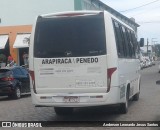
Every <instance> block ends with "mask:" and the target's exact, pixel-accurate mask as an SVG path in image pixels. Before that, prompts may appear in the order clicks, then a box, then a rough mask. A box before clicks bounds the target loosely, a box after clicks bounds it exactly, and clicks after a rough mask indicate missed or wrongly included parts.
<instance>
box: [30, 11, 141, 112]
mask: <svg viewBox="0 0 160 130" xmlns="http://www.w3.org/2000/svg"><path fill="white" fill-rule="evenodd" d="M137 50H138V43H137V38H136V33H135V31H134V30H133V29H132V28H131V27H130V26H128V25H127V24H125V23H124V22H122V21H121V20H120V19H118V18H117V17H115V16H113V15H112V14H110V13H109V12H107V11H73V12H60V13H53V14H45V15H40V16H38V17H37V19H36V21H35V24H34V25H33V30H32V34H31V39H30V47H29V71H30V86H31V97H32V102H33V104H34V105H35V106H36V107H41V106H53V107H54V109H55V112H56V114H59V115H61V114H69V113H72V112H73V110H74V108H76V107H91V106H103V105H115V104H117V107H118V108H119V110H120V112H121V113H127V111H128V102H129V100H131V99H132V100H138V99H139V94H140V74H139V69H140V61H139V59H138V57H137V53H138V51H137Z"/></svg>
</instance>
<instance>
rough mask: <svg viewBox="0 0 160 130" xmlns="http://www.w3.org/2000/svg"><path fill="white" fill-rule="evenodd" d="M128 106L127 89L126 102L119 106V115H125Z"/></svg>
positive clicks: (127, 93)
mask: <svg viewBox="0 0 160 130" xmlns="http://www.w3.org/2000/svg"><path fill="white" fill-rule="evenodd" d="M128 104H129V89H127V92H126V102H125V103H122V104H120V108H119V111H120V113H121V114H126V113H127V112H128Z"/></svg>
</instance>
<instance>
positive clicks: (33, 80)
mask: <svg viewBox="0 0 160 130" xmlns="http://www.w3.org/2000/svg"><path fill="white" fill-rule="evenodd" d="M29 74H30V76H31V80H32V85H33V92H34V93H37V92H36V87H35V76H34V71H31V70H30V71H29Z"/></svg>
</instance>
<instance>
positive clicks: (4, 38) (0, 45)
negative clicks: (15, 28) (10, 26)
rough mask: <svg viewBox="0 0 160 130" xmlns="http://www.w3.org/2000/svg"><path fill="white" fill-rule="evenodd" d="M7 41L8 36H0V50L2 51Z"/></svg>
mask: <svg viewBox="0 0 160 130" xmlns="http://www.w3.org/2000/svg"><path fill="white" fill-rule="evenodd" d="M7 40H8V35H0V49H4V48H5V45H6V43H7Z"/></svg>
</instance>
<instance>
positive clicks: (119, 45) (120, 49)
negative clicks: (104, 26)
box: [113, 20, 125, 57]
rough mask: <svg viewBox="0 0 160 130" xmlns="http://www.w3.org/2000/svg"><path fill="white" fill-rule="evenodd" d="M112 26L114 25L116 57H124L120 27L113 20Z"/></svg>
mask: <svg viewBox="0 0 160 130" xmlns="http://www.w3.org/2000/svg"><path fill="white" fill-rule="evenodd" d="M113 25H114V32H115V38H116V45H117V53H118V57H124V56H125V53H124V52H125V50H124V47H123V38H122V34H121V30H120V25H119V24H118V22H116V21H115V20H113Z"/></svg>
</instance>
